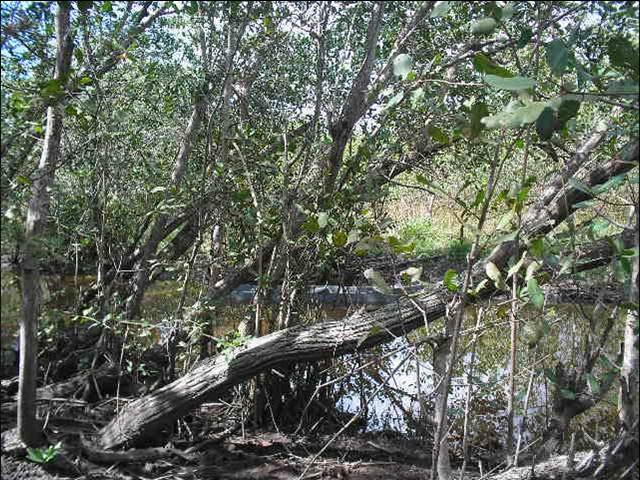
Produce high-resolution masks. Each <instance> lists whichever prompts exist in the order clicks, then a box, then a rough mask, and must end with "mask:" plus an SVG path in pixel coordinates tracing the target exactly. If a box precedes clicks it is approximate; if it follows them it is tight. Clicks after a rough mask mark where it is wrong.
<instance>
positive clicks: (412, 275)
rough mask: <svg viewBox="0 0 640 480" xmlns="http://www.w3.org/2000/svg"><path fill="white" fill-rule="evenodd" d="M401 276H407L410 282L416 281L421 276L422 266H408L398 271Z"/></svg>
mask: <svg viewBox="0 0 640 480" xmlns="http://www.w3.org/2000/svg"><path fill="white" fill-rule="evenodd" d="M400 276H401V277H406V278H408V279H409V280H410V281H411V283H417V282H419V281H420V277H421V276H422V267H409V268H407V269H406V270H403V271H401V272H400Z"/></svg>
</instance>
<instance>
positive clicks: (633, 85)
mask: <svg viewBox="0 0 640 480" xmlns="http://www.w3.org/2000/svg"><path fill="white" fill-rule="evenodd" d="M639 91H640V90H639V87H638V82H637V81H632V80H629V79H625V80H612V81H611V82H609V83H608V84H607V91H606V93H610V94H613V95H637V94H638V92H639ZM585 98H586V99H587V100H588V99H589V97H585Z"/></svg>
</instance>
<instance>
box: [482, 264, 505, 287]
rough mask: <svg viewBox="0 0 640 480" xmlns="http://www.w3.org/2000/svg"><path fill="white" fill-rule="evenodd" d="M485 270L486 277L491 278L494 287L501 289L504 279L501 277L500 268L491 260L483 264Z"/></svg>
mask: <svg viewBox="0 0 640 480" xmlns="http://www.w3.org/2000/svg"><path fill="white" fill-rule="evenodd" d="M484 268H485V271H486V272H487V277H489V278H490V279H491V280H493V284H494V285H495V286H496V288H498V289H501V288H504V280H503V279H502V273H501V272H500V269H499V268H498V267H497V266H496V264H495V263H493V262H487V264H486V265H485V266H484Z"/></svg>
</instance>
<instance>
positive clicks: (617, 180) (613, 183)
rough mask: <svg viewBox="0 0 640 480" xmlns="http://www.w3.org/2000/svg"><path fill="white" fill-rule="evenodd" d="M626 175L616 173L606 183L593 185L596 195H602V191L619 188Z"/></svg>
mask: <svg viewBox="0 0 640 480" xmlns="http://www.w3.org/2000/svg"><path fill="white" fill-rule="evenodd" d="M625 178H626V175H616V176H615V177H611V178H610V179H609V180H607V181H606V182H605V183H603V184H601V185H596V186H595V187H593V189H592V191H593V193H594V194H596V195H600V194H602V193H605V192H608V191H609V190H611V189H612V188H617V187H619V186H620V185H622V184H623V183H624V181H625Z"/></svg>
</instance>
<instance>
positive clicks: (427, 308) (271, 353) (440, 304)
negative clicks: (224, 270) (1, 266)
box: [99, 143, 638, 448]
mask: <svg viewBox="0 0 640 480" xmlns="http://www.w3.org/2000/svg"><path fill="white" fill-rule="evenodd" d="M637 162H638V144H637V143H635V144H634V145H632V148H629V149H626V151H625V154H624V155H622V156H621V157H616V158H614V159H613V160H611V161H610V162H607V163H605V164H602V165H600V166H597V167H595V168H594V169H593V170H592V171H590V172H589V173H588V175H586V176H585V178H584V183H586V184H587V185H589V186H591V187H593V186H596V185H599V184H602V183H604V182H606V181H607V180H608V179H609V178H610V177H612V176H614V175H618V174H622V173H625V172H628V171H629V170H631V169H632V168H634V167H635V166H636V165H637ZM556 197H560V198H562V199H563V200H562V202H560V200H558V202H556V203H554V202H550V204H549V205H546V206H542V207H544V212H545V213H546V215H543V214H542V213H541V211H540V208H541V207H540V206H539V205H536V206H534V207H533V209H534V210H533V211H530V212H528V213H527V215H526V216H525V219H531V220H529V223H524V224H523V226H524V230H525V231H526V232H527V234H528V237H529V238H535V237H537V236H540V235H544V234H545V233H547V232H549V231H550V230H552V229H553V228H554V227H555V226H557V225H558V224H560V223H561V222H562V221H563V220H564V219H565V218H566V217H567V216H568V215H569V214H570V213H572V212H573V211H574V209H573V205H574V204H575V203H577V202H580V201H583V200H586V199H588V198H590V195H589V194H588V193H586V192H583V191H581V190H577V189H575V188H573V187H568V186H563V187H561V189H560V191H559V192H558V195H557V196H556ZM564 199H566V200H564ZM565 201H566V205H568V207H567V206H566V205H565ZM560 204H561V205H560ZM512 243H513V242H505V243H503V244H501V245H499V246H498V247H496V248H495V249H494V251H493V252H492V253H491V255H490V256H489V258H488V259H487V261H493V262H494V263H495V264H496V266H498V267H499V268H504V267H505V266H506V265H507V261H508V259H509V257H510V256H511V254H510V252H512V248H513V245H512ZM478 267H479V268H477V269H475V272H474V277H475V280H478V279H480V278H483V277H484V264H480V265H478ZM492 293H494V290H493V288H491V287H489V286H487V287H486V288H485V289H484V290H483V291H481V292H480V293H479V295H478V296H477V297H476V300H480V299H481V298H483V297H487V296H489V295H491V294H492ZM451 299H452V294H451V293H450V292H448V290H447V289H446V288H444V287H443V286H437V287H436V288H433V289H431V290H425V291H421V292H417V293H415V294H413V295H412V296H411V297H404V298H401V299H399V300H398V301H397V302H396V303H393V304H390V305H386V306H384V307H382V308H380V309H379V310H377V311H375V312H372V313H367V312H364V311H358V312H356V313H355V314H353V315H351V316H349V317H348V318H345V319H343V320H339V321H331V322H324V323H320V324H314V325H311V326H299V327H293V328H289V329H286V330H281V331H279V332H275V333H272V334H270V335H266V336H264V337H261V338H258V339H252V340H250V341H249V342H248V343H247V344H246V345H245V346H244V347H243V348H239V349H236V350H234V351H233V352H227V354H226V355H218V356H217V357H215V358H212V359H207V360H205V361H203V362H202V363H200V364H199V365H198V366H197V367H196V368H194V369H193V370H192V371H191V372H189V373H188V374H187V375H185V376H184V377H182V378H180V379H179V380H176V381H175V382H173V383H171V384H169V385H167V386H165V387H163V388H161V389H159V390H157V391H156V392H154V393H153V394H151V395H149V396H147V397H145V398H141V399H139V400H137V401H135V402H132V403H130V404H128V405H127V406H126V407H125V408H124V409H123V410H122V412H121V413H120V415H119V416H118V417H117V418H115V419H113V420H112V421H111V422H110V423H109V424H108V425H107V426H106V427H105V428H104V429H102V431H101V433H100V437H99V443H100V445H101V446H102V447H103V448H117V447H120V446H123V445H125V444H131V445H139V444H143V443H146V442H148V441H152V440H153V439H154V437H155V436H157V434H158V433H159V432H160V431H161V430H162V429H163V427H165V426H166V425H168V424H170V423H171V422H172V421H173V420H175V419H176V418H179V417H180V416H182V415H185V414H186V413H187V412H188V411H189V410H190V409H192V408H194V407H196V406H198V405H199V404H201V403H202V402H204V401H207V400H210V399H214V398H217V397H218V396H220V395H221V394H222V393H224V392H225V391H226V390H227V389H228V388H230V387H232V386H234V385H237V384H239V383H240V382H242V381H244V380H246V379H248V378H251V377H253V376H255V375H257V374H259V373H262V372H265V371H269V370H270V369H271V368H274V367H277V366H281V365H287V364H292V363H301V362H315V361H318V360H321V359H325V358H330V357H335V356H337V355H342V354H346V353H353V352H355V351H358V350H361V349H365V348H369V347H372V346H375V345H379V344H381V343H383V342H386V341H389V340H392V339H394V338H396V337H397V336H399V335H405V334H407V333H409V332H410V331H412V330H414V329H416V328H418V327H420V326H422V325H424V324H425V322H431V321H433V320H436V319H438V318H440V317H442V316H443V315H444V314H445V311H446V305H447V303H449V302H450V301H451ZM416 305H419V306H420V309H417V308H416Z"/></svg>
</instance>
